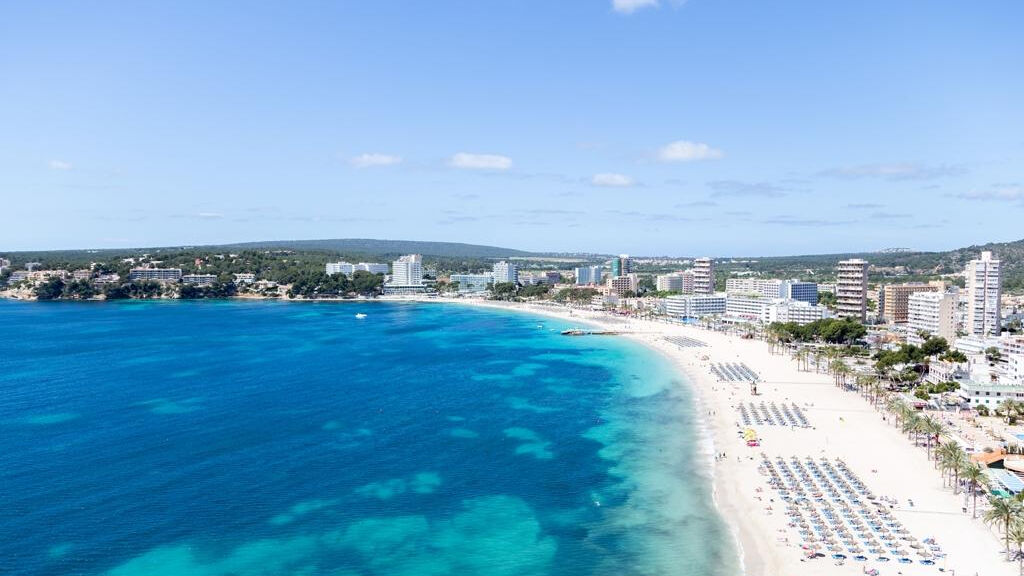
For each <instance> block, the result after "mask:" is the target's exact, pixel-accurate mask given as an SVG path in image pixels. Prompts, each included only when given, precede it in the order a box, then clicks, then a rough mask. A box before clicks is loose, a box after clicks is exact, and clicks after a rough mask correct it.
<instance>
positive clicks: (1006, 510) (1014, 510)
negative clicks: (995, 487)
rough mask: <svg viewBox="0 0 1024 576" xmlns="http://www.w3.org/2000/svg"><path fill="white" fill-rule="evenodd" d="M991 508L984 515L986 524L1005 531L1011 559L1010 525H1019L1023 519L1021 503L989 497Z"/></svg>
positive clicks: (1008, 557)
mask: <svg viewBox="0 0 1024 576" xmlns="http://www.w3.org/2000/svg"><path fill="white" fill-rule="evenodd" d="M988 504H989V506H990V508H989V509H988V510H986V511H985V513H984V514H982V518H983V519H984V520H985V523H986V524H995V525H997V526H1000V527H1001V528H1002V531H1003V539H1004V540H1005V542H1006V559H1007V560H1009V559H1010V524H1013V523H1019V522H1020V519H1021V512H1022V510H1024V509H1022V508H1021V503H1020V501H1019V500H1017V499H1015V498H1000V497H999V496H989V498H988Z"/></svg>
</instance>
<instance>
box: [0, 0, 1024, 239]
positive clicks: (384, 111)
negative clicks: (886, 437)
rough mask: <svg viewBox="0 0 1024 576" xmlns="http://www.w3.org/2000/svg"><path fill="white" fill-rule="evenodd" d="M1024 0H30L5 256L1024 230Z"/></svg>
mask: <svg viewBox="0 0 1024 576" xmlns="http://www.w3.org/2000/svg"><path fill="white" fill-rule="evenodd" d="M1022 20H1024V4H1022V3H1020V2H1016V1H1005V2H998V1H994V2H984V3H971V2H952V1H948V2H943V1H937V2H930V1H929V2H926V1H921V2H891V1H878V2H875V1H866V2H842V3H841V2H820V1H806V2H779V3H776V2H764V1H763V0H759V1H754V0H751V1H727V0H689V1H688V2H685V3H683V2H673V1H671V0H657V1H656V0H614V1H613V0H587V1H584V0H578V1H571V2H570V1H565V2H552V1H550V0H537V1H534V0H494V1H487V2H482V1H476V2H471V1H452V2H408V1H407V2H395V1H389V0H375V1H373V2H327V1H324V2H279V3H270V2H263V3H229V2H220V3H217V2H173V3H172V2H167V3H162V4H161V3H139V2H124V3H118V2H103V3H85V2H66V3H36V2H17V3H8V4H7V5H6V6H5V7H4V8H2V9H0V250H4V249H8V250H22V249H51V248H85V247H129V246H154V245H179V244H202V243H217V242H232V241H248V240H273V239H297V238H349V237H368V238H394V239H409V240H443V241H459V242H471V243H481V244H493V245H500V246H507V247H512V248H522V249H532V250H558V251H594V252H611V253H618V252H628V253H632V254H651V255H654V254H658V255H661V254H665V255H699V254H711V255H719V256H725V255H773V254H797V253H800V254H804V253H822V252H839V251H854V250H874V249H882V248H887V247H911V248H918V249H945V248H953V247H958V246H963V245H970V244H974V243H982V242H986V241H1006V240H1015V239H1020V238H1024V226H1022V225H1021V222H1022V216H1024V175H1022V170H1024V113H1022V110H1024V108H1022V106H1024V74H1022V73H1021V66H1022V64H1021V63H1022V62H1024V35H1022V34H1021V33H1020V29H1019V23H1020V22H1021V21H1022Z"/></svg>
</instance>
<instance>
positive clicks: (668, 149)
mask: <svg viewBox="0 0 1024 576" xmlns="http://www.w3.org/2000/svg"><path fill="white" fill-rule="evenodd" d="M722 156H725V154H724V153H723V152H722V151H721V150H719V149H717V148H712V147H711V146H708V145H707V144H704V143H703V142H689V141H687V140H676V141H675V142H670V143H668V144H666V145H665V146H664V147H662V149H661V150H658V159H659V160H661V161H662V162H694V161H696V160H717V159H719V158H721V157H722Z"/></svg>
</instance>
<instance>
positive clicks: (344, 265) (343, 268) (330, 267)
mask: <svg viewBox="0 0 1024 576" xmlns="http://www.w3.org/2000/svg"><path fill="white" fill-rule="evenodd" d="M355 271H356V265H355V264H350V263H349V262H328V263H327V264H326V265H325V266H324V272H326V273H327V275H328V276H332V275H334V274H344V275H345V276H349V277H351V276H352V274H354V273H355Z"/></svg>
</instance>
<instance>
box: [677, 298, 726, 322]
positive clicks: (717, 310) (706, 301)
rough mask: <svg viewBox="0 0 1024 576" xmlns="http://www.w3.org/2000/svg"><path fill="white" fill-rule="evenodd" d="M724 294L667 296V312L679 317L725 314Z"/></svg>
mask: <svg viewBox="0 0 1024 576" xmlns="http://www.w3.org/2000/svg"><path fill="white" fill-rule="evenodd" d="M725 303H726V297H725V295H723V294H686V295H680V296H669V297H668V298H665V313H666V314H668V315H669V316H675V317H677V318H700V317H702V316H714V315H719V314H725Z"/></svg>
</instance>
